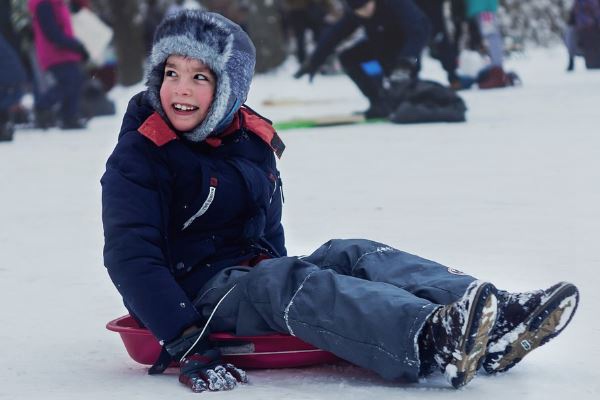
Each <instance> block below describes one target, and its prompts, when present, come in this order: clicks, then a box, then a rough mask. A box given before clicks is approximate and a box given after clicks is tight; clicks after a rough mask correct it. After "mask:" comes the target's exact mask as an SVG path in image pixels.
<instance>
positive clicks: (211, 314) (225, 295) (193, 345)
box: [179, 285, 236, 362]
mask: <svg viewBox="0 0 600 400" xmlns="http://www.w3.org/2000/svg"><path fill="white" fill-rule="evenodd" d="M235 286H236V285H233V286H232V287H231V289H229V290H228V291H227V293H225V294H224V295H223V297H221V300H219V302H218V303H217V305H216V306H215V308H214V309H213V310H212V312H211V313H210V316H209V317H208V320H207V321H206V323H205V324H204V327H203V328H202V332H200V335H199V336H198V338H197V339H196V340H195V341H194V344H192V345H191V346H190V348H189V349H188V350H187V351H186V352H185V354H184V355H183V356H181V358H180V359H179V362H182V361H183V360H184V358H185V357H187V355H188V354H189V352H190V351H192V349H193V348H194V347H195V346H196V345H197V344H198V342H199V341H200V339H202V336H204V332H206V328H208V324H209V323H210V320H211V319H212V317H213V316H214V315H215V312H217V309H218V308H219V306H220V305H221V303H222V302H223V300H225V297H227V296H228V295H229V293H231V291H232V290H233V289H235Z"/></svg>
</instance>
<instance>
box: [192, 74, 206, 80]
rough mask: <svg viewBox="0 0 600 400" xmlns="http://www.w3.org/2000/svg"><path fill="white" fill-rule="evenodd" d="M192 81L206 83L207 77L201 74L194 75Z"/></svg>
mask: <svg viewBox="0 0 600 400" xmlns="http://www.w3.org/2000/svg"><path fill="white" fill-rule="evenodd" d="M194 79H197V80H199V81H207V80H208V77H207V76H206V75H203V74H196V75H194Z"/></svg>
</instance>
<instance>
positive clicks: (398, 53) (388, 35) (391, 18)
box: [311, 0, 430, 69]
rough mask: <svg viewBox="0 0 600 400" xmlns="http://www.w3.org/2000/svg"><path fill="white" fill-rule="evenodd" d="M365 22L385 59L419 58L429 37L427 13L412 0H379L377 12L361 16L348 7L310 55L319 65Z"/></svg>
mask: <svg viewBox="0 0 600 400" xmlns="http://www.w3.org/2000/svg"><path fill="white" fill-rule="evenodd" d="M361 26H364V28H365V33H366V35H367V39H368V40H369V43H370V45H371V46H372V47H373V50H374V53H375V54H380V56H381V59H382V60H390V62H392V63H393V62H395V61H396V60H397V59H399V58H403V57H404V58H419V57H420V55H421V52H422V51H423V48H424V47H425V45H426V44H427V41H428V38H429V31H430V24H429V20H428V19H427V16H426V15H425V14H424V13H423V12H422V11H421V9H420V8H419V7H418V6H417V5H416V4H415V2H414V1H413V0H376V7H375V14H373V16H371V17H370V18H361V17H358V16H357V15H355V14H354V12H353V11H352V10H351V9H349V8H346V10H345V12H344V15H343V16H342V18H341V19H340V20H339V21H337V22H336V23H335V25H333V26H332V27H331V29H329V30H328V31H326V32H325V34H324V35H323V36H322V37H321V39H320V40H319V43H318V45H317V48H316V49H315V52H314V53H313V55H312V56H311V64H312V65H313V67H314V68H315V69H316V68H318V66H320V65H321V64H323V62H324V61H325V59H326V58H327V57H328V56H329V55H330V54H332V53H333V51H334V50H335V48H336V47H337V45H338V44H340V43H341V42H342V41H343V40H344V39H347V38H348V37H349V36H350V35H351V34H352V33H353V32H354V31H356V30H357V29H358V28H359V27H361Z"/></svg>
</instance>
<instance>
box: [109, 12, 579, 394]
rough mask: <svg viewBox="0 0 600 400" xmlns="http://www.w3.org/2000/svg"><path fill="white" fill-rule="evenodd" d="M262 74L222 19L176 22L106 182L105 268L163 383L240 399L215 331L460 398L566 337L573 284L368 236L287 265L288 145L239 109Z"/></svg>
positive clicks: (182, 17)
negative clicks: (542, 281)
mask: <svg viewBox="0 0 600 400" xmlns="http://www.w3.org/2000/svg"><path fill="white" fill-rule="evenodd" d="M254 64H255V49H254V45H253V44H252V42H251V41H250V39H249V38H248V36H247V35H246V33H245V32H244V31H243V30H242V29H241V28H240V27H239V26H237V25H236V24H234V23H232V22H231V21H229V20H227V19H226V18H224V17H222V16H220V15H218V14H213V13H208V12H202V11H183V12H180V13H178V14H175V15H173V16H171V17H169V18H167V19H166V20H165V21H163V22H162V24H161V25H160V26H159V27H158V29H157V31H156V34H155V37H154V44H153V46H152V53H151V55H150V57H149V60H148V68H147V81H146V83H147V90H146V91H144V92H142V93H140V94H138V95H136V96H135V97H134V98H133V99H132V100H131V101H130V103H129V107H128V110H127V112H126V115H125V117H124V119H123V126H122V128H121V132H120V134H119V140H118V143H117V145H116V148H115V150H114V152H113V153H112V155H111V156H110V158H109V159H108V162H107V166H106V172H105V174H104V176H103V177H102V188H103V192H102V202H103V215H102V217H103V223H104V235H105V247H104V261H105V265H106V267H107V269H108V273H109V275H110V277H111V279H112V281H113V283H114V284H115V286H116V288H117V289H118V291H119V292H120V294H121V296H122V297H123V301H124V303H125V306H126V307H127V309H128V310H129V311H130V313H131V314H132V315H133V316H134V317H135V318H136V319H137V320H138V321H139V322H140V324H141V325H142V326H145V327H147V328H148V329H149V330H150V331H151V332H152V333H153V334H154V335H155V336H156V338H157V339H159V340H160V341H162V342H163V343H164V346H163V351H162V353H161V356H160V357H159V359H158V360H157V362H156V363H155V365H154V366H153V367H152V368H150V371H149V372H150V373H151V374H154V373H161V372H163V371H164V370H165V369H166V368H167V367H168V365H169V364H170V363H171V361H173V360H176V361H179V362H180V365H181V366H180V373H179V381H180V382H182V383H184V384H186V385H187V386H189V387H190V388H191V389H192V390H193V391H195V392H201V391H205V390H213V391H216V390H229V389H233V388H234V387H236V386H237V384H238V383H240V382H242V383H243V382H246V381H247V377H246V374H245V372H244V371H242V370H241V369H239V368H236V367H235V366H233V365H231V364H224V363H223V362H222V360H221V355H220V353H219V350H218V349H216V348H214V347H213V346H212V344H211V343H210V342H209V341H208V339H207V337H208V333H209V331H228V332H233V333H235V334H237V335H250V336H251V335H260V334H268V333H273V332H280V333H284V334H290V335H294V336H297V337H298V338H300V339H302V340H303V341H305V342H308V343H310V344H312V345H314V346H316V347H319V348H322V349H324V350H327V351H330V352H332V353H334V354H336V355H337V356H339V357H341V358H343V359H345V360H348V361H350V362H352V363H354V364H356V365H358V366H361V367H364V368H367V369H370V370H372V371H375V372H376V373H378V374H379V375H381V376H382V377H384V378H386V379H390V380H398V379H402V380H404V381H408V382H415V381H417V380H418V378H419V377H420V376H423V375H426V374H428V373H430V372H432V371H433V370H434V369H440V370H441V371H442V372H443V373H444V374H445V376H446V378H447V379H448V381H449V382H450V384H451V385H452V386H453V387H456V388H458V387H461V386H464V385H465V384H467V383H468V382H469V381H470V380H471V379H472V378H473V377H474V376H475V374H476V373H477V370H478V369H479V367H480V366H483V368H484V369H485V370H486V371H487V372H488V373H497V372H502V371H506V370H508V369H509V368H511V367H512V366H514V365H515V364H516V363H517V362H519V361H520V360H521V359H522V358H523V357H524V356H525V355H527V354H528V353H529V352H530V351H532V350H534V349H535V348H537V347H539V346H541V345H542V344H544V343H546V342H547V341H548V340H549V339H551V338H553V337H554V336H556V335H558V334H559V333H560V332H562V330H563V329H564V328H565V326H566V325H567V324H568V322H569V321H570V320H571V318H572V317H573V314H574V312H575V309H576V307H577V303H578V299H579V294H578V291H577V288H576V287H575V286H574V285H572V284H570V283H564V282H562V283H558V284H556V285H554V286H552V287H550V288H549V289H546V290H538V291H533V292H527V293H509V292H506V291H502V290H498V289H496V288H495V287H494V286H493V285H492V284H491V283H488V282H483V281H479V280H476V279H475V278H473V277H471V276H468V275H465V274H464V273H462V272H460V271H458V270H456V269H453V268H448V267H445V266H443V265H440V264H438V263H435V262H433V261H429V260H426V259H423V258H420V257H418V256H415V255H412V254H408V253H405V252H402V251H399V250H396V249H394V248H392V247H390V246H387V245H384V244H381V243H376V242H372V241H369V240H363V239H356V240H340V239H338V240H332V241H329V242H328V243H326V244H324V245H323V246H321V247H320V248H318V249H317V250H316V251H315V252H314V253H312V254H311V255H310V256H306V257H288V256H287V255H286V248H285V241H284V231H283V226H282V224H281V212H282V203H283V195H282V183H281V178H280V176H279V172H278V170H277V167H276V163H275V156H281V154H282V152H283V149H284V145H283V143H282V142H281V140H280V139H279V137H278V136H277V133H276V132H275V131H274V129H273V127H272V126H271V124H270V122H269V121H268V120H266V119H265V118H263V117H261V116H260V115H258V114H257V113H256V112H254V111H253V110H251V109H250V108H248V107H247V106H245V105H243V104H244V102H245V101H246V97H247V95H248V90H249V87H250V82H251V80H252V76H253V73H254Z"/></svg>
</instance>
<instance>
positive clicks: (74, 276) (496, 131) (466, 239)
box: [0, 48, 600, 400]
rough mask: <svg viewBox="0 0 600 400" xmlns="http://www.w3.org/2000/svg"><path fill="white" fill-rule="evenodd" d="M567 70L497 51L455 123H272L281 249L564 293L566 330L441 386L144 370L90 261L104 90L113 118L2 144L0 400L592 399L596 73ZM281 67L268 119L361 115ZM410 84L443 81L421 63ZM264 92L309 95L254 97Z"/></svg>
mask: <svg viewBox="0 0 600 400" xmlns="http://www.w3.org/2000/svg"><path fill="white" fill-rule="evenodd" d="M579 62H580V63H579V64H578V65H577V67H578V68H577V71H576V72H575V73H572V74H567V73H565V72H564V67H565V64H566V56H565V54H564V52H563V50H562V49H559V48H557V49H553V50H543V51H532V52H530V53H529V54H528V55H526V56H521V57H519V58H517V59H513V60H511V61H509V63H508V66H509V67H510V68H514V69H515V70H517V71H518V72H519V73H520V75H521V77H522V79H523V81H524V84H525V86H523V87H521V88H515V89H506V90H492V91H478V90H472V91H468V92H464V98H465V99H466V101H467V103H468V106H469V112H468V122H467V123H464V124H454V125H453V124H430V125H407V126H399V125H392V124H371V125H362V126H360V125H358V126H350V127H348V126H347V127H333V128H321V129H312V130H302V129H300V130H291V131H284V132H281V136H282V138H283V140H284V141H285V142H286V144H287V150H286V152H285V154H284V157H283V159H282V160H281V162H280V164H279V165H280V169H281V171H282V173H283V177H284V190H285V200H286V208H285V225H286V229H287V244H288V248H289V252H290V254H305V253H307V252H309V251H311V250H312V249H314V248H315V247H317V246H318V245H319V244H321V243H322V242H324V241H326V240H328V239H329V238H332V237H346V238H348V237H368V238H373V239H376V240H379V241H382V242H385V243H388V244H391V245H393V246H395V247H398V248H400V249H403V250H406V251H409V252H412V253H416V254H419V255H422V256H425V257H428V258H431V259H434V260H437V261H440V262H442V263H445V264H447V265H451V266H454V267H457V268H459V269H462V270H464V271H468V272H469V273H471V274H473V275H476V276H479V277H481V278H483V279H488V280H491V281H493V282H495V283H496V284H497V285H498V286H499V287H502V288H508V289H512V290H527V289H533V288H541V287H547V286H549V285H551V284H552V283H554V282H556V281H560V280H570V281H573V282H574V283H576V284H577V285H578V286H579V287H580V289H581V297H582V301H581V305H580V308H579V311H578V314H577V315H576V316H575V318H574V320H573V322H572V324H571V326H570V327H569V328H568V329H567V330H566V331H565V332H564V333H563V334H562V335H561V336H560V337H559V338H557V339H556V340H555V341H554V342H551V343H550V344H549V345H548V346H546V347H543V348H542V349H539V350H538V351H536V352H535V353H533V354H532V355H531V356H529V357H528V358H527V359H526V361H524V362H523V363H521V364H520V365H519V366H518V367H516V368H514V369H513V370H511V371H510V372H508V373H506V374H504V375H502V376H494V377H487V376H481V377H477V378H476V379H475V380H474V381H473V382H472V383H471V384H470V385H468V386H467V387H465V388H464V389H462V390H459V391H455V390H453V389H451V388H450V387H449V386H448V385H447V384H446V383H445V382H444V380H443V378H442V377H441V376H440V375H434V376H433V377H432V378H429V379H427V380H426V381H423V382H421V383H420V384H411V385H403V384H397V383H388V382H383V381H382V380H380V379H379V378H377V377H376V376H374V375H372V374H370V373H368V372H365V371H363V370H360V369H358V368H356V367H350V366H345V365H337V366H320V367H314V368H305V369H290V370H277V371H275V370H272V371H251V372H250V374H249V376H250V379H251V384H250V385H247V386H244V387H242V388H238V389H236V390H235V391H233V392H229V393H204V394H200V395H194V394H192V393H191V392H188V390H187V389H186V388H185V387H184V386H182V385H180V384H179V383H178V382H177V380H176V377H175V376H174V375H173V374H171V375H165V376H152V377H151V376H148V375H146V367H144V366H141V365H138V364H136V363H135V362H133V361H131V360H130V359H129V357H128V356H127V354H126V353H125V351H124V347H123V345H122V343H121V341H120V339H119V336H118V335H117V334H115V333H112V332H108V331H106V330H105V328H104V325H105V323H106V322H107V321H108V320H110V319H112V318H114V317H117V316H119V315H122V314H123V313H124V308H123V307H122V305H121V301H120V297H119V295H118V294H117V292H116V290H115V289H114V288H113V286H112V284H111V282H110V280H109V278H108V276H107V274H106V272H105V269H104V267H103V265H102V245H103V237H102V226H101V219H100V210H101V204H100V185H99V179H100V176H101V174H102V173H103V170H104V162H105V160H106V158H107V156H108V155H109V153H110V152H111V150H112V148H113V147H114V144H115V141H116V138H117V131H118V128H119V126H120V119H121V116H122V111H123V110H124V106H125V104H126V102H127V100H128V98H129V97H130V95H131V94H132V93H134V92H135V89H127V90H126V89H122V88H118V89H115V90H113V92H112V93H111V96H112V97H113V98H114V99H115V100H117V102H118V106H119V110H120V111H119V115H118V116H116V117H114V118H97V119H94V120H93V121H91V123H90V126H89V129H88V130H86V131H75V132H73V131H71V132H64V131H60V130H49V131H46V132H41V131H34V130H31V131H18V132H17V134H16V137H15V140H14V141H13V142H11V143H3V144H0V188H1V193H2V195H1V196H0V226H1V228H0V310H1V311H0V343H2V345H1V346H0V360H2V364H3V367H2V368H1V369H0V398H2V399H38V398H42V399H47V400H49V399H61V400H62V399H92V400H95V399H98V400H100V399H102V400H104V399H109V398H110V399H137V398H140V399H142V398H143V399H145V400H150V399H165V398H192V397H194V398H197V397H203V398H209V397H210V398H215V399H216V398H219V399H240V398H243V399H245V400H253V399H257V400H258V399H261V400H262V399H267V398H273V399H334V398H341V397H343V398H344V399H346V400H350V399H364V398H367V397H371V398H378V399H398V398H402V399H431V398H444V399H447V398H456V399H461V400H475V399H481V398H485V399H502V400H506V399H517V398H519V399H548V398H552V399H553V398H557V399H564V398H567V397H569V398H573V399H592V398H598V396H599V395H600V379H599V378H600V374H599V372H598V366H597V361H598V360H599V359H600V343H599V338H600V319H599V318H598V307H599V306H600V295H599V293H598V288H599V287H600V278H599V274H598V270H599V269H600V255H599V252H598V243H599V238H600V222H599V221H600V206H599V204H600V156H599V154H600V122H599V115H600V109H599V107H598V105H599V104H600V71H596V72H592V71H585V70H584V68H583V65H582V61H581V60H579ZM292 72H293V66H291V65H290V66H288V67H284V68H283V69H282V71H280V72H278V73H276V74H272V75H267V76H260V77H258V78H257V79H256V80H255V83H254V85H253V89H252V90H253V92H252V96H251V98H250V100H249V104H250V105H251V106H253V107H254V108H256V109H257V110H258V111H260V112H262V113H263V114H265V115H266V116H269V117H271V118H272V119H274V120H276V121H277V120H281V119H284V118H290V117H293V116H306V115H316V114H318V113H332V112H348V111H352V110H357V109H362V108H364V107H366V101H365V100H364V99H362V98H361V96H360V95H359V93H358V92H357V91H356V89H355V88H354V87H353V86H352V85H351V84H350V83H349V81H348V80H347V78H345V77H343V76H340V77H321V76H318V77H316V79H315V82H314V84H313V85H309V84H308V83H307V81H305V80H302V81H296V80H293V79H291V78H289V76H290V75H291V73H292ZM424 76H425V77H432V78H440V79H441V78H442V77H443V74H442V71H441V70H440V68H439V65H438V64H436V63H435V62H433V61H431V60H427V62H426V64H425V71H424ZM137 89H139V88H137ZM269 98H278V99H285V98H295V99H321V100H319V101H315V104H314V105H310V104H296V105H295V106H279V107H267V106H263V105H261V103H262V101H263V100H265V99H269ZM322 99H327V100H331V104H327V103H325V102H323V101H322Z"/></svg>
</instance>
